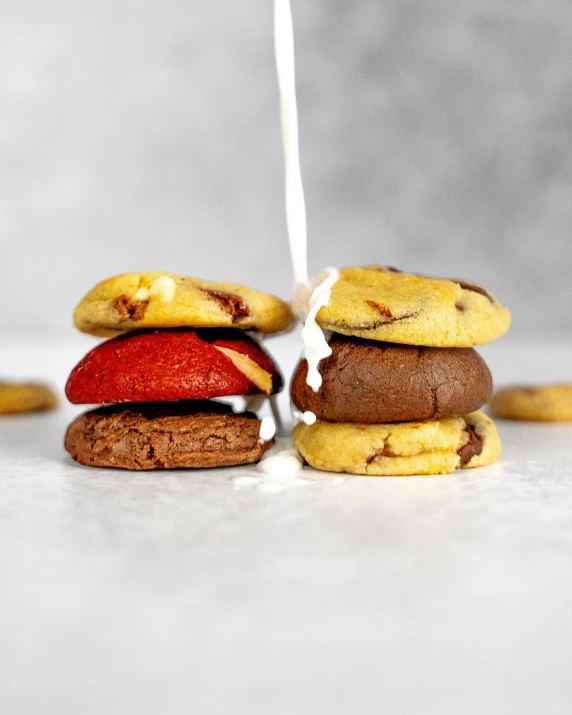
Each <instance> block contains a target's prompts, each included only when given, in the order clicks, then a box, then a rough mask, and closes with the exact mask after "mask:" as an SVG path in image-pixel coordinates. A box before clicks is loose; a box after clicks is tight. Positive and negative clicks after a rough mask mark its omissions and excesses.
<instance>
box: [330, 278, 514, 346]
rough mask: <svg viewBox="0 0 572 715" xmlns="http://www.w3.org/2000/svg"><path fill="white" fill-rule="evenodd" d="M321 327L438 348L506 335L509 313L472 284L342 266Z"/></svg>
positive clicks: (471, 344) (475, 343)
mask: <svg viewBox="0 0 572 715" xmlns="http://www.w3.org/2000/svg"><path fill="white" fill-rule="evenodd" d="M316 320H317V322H318V324H319V325H320V327H321V328H324V329H326V330H332V331H333V332H335V333H342V334H343V335H354V336H355V337H358V338H366V339H368V340H383V341H386V342H389V343H400V344H403V345H427V346H432V347H439V348H465V347H473V346H474V345H485V344H486V343H490V342H492V341H493V340H496V339H497V338H499V337H500V336H501V335H503V334H504V333H506V331H507V330H508V329H509V326H510V313H509V311H508V308H504V307H503V306H502V305H501V304H500V303H499V302H498V300H497V299H496V298H495V297H494V296H493V295H491V294H490V293H489V292H488V291H486V290H485V289H484V288H482V287H481V286H479V285H476V284H475V283H469V282H467V281H463V280H455V279H446V278H427V277H425V276H417V275H413V274H411V273H402V272H401V271H398V270H396V269H395V268H384V267H381V266H365V267H363V268H342V270H341V271H340V277H339V280H338V281H337V282H336V283H335V284H334V286H333V287H332V293H331V298H330V301H329V303H328V305H326V306H324V307H323V308H321V309H320V311H319V312H318V315H317V319H316Z"/></svg>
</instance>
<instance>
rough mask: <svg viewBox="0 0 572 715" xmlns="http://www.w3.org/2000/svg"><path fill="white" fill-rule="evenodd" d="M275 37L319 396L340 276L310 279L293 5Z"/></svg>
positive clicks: (300, 288)
mask: <svg viewBox="0 0 572 715" xmlns="http://www.w3.org/2000/svg"><path fill="white" fill-rule="evenodd" d="M274 38H275V49H276V68H277V72H278V85H279V88H280V107H281V114H282V134H283V139H284V160H285V163H286V219H287V224H288V239H289V241H290V252H291V254H292V265H293V268H294V279H295V281H296V285H295V288H294V295H293V299H292V307H293V309H294V312H295V313H296V315H297V316H298V318H300V320H302V322H305V326H304V329H303V330H302V340H303V341H304V351H303V357H305V358H306V360H307V361H308V378H307V383H308V385H309V386H310V387H311V388H312V389H313V390H314V392H317V391H318V390H319V389H320V385H321V384H322V378H321V376H320V373H319V372H318V366H319V364H320V361H321V360H323V359H324V358H326V357H328V356H329V355H331V354H332V351H331V348H330V347H329V345H328V343H327V340H326V337H325V335H324V332H323V331H322V329H321V328H320V326H319V325H318V324H317V322H316V316H317V314H318V312H319V310H320V308H322V307H323V306H325V305H327V304H328V302H329V300H330V295H331V290H332V286H333V285H334V283H335V282H336V281H337V280H338V278H339V273H338V271H337V270H336V269H335V268H326V270H325V271H323V272H322V273H321V274H319V276H317V277H316V279H314V280H312V281H309V280H308V256H307V254H308V246H307V243H308V239H307V222H306V202H305V200H304V186H303V183H302V171H301V168H300V147H299V137H298V105H297V101H296V62H295V53H294V29H293V25H292V9H291V7H290V0H275V2H274Z"/></svg>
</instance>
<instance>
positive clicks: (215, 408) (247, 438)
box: [65, 401, 272, 470]
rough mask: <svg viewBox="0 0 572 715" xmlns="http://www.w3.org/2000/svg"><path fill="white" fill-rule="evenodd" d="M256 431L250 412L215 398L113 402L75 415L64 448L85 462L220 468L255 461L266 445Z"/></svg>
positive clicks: (93, 464) (137, 466)
mask: <svg viewBox="0 0 572 715" xmlns="http://www.w3.org/2000/svg"><path fill="white" fill-rule="evenodd" d="M259 433H260V422H259V420H258V419H257V418H256V415H254V414H252V413H248V412H245V413H243V414H240V415H236V414H234V413H233V412H232V409H231V408H230V407H228V406H227V405H222V404H219V403H216V402H203V401H193V402H175V403H171V404H165V403H147V404H140V405H129V406H126V405H113V406H108V407H100V408H99V409H97V410H91V411H89V412H85V413H84V414H83V415H80V416H79V417H77V418H76V419H75V420H74V421H73V422H72V424H71V425H70V426H69V427H68V430H67V433H66V437H65V448H66V449H67V451H68V452H69V453H70V454H71V456H72V457H73V458H74V459H75V460H76V461H77V462H79V463H80V464H85V465H87V466H90V467H117V468H120V469H136V470H141V469H179V468H186V467H201V468H204V467H225V466H231V465H235V464H250V463H252V462H257V461H258V460H259V459H260V457H261V456H262V455H263V453H264V452H265V451H266V450H267V449H268V448H269V447H270V446H271V445H272V442H271V441H270V442H262V441H261V440H260V435H259Z"/></svg>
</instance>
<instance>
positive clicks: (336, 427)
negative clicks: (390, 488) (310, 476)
mask: <svg viewBox="0 0 572 715" xmlns="http://www.w3.org/2000/svg"><path fill="white" fill-rule="evenodd" d="M293 441H294V446H295V447H296V449H298V451H299V452H300V454H301V455H302V457H303V458H304V459H305V460H306V462H308V464H309V465H310V466H312V467H314V469H321V470H324V471H326V472H347V473H349V474H363V475H369V476H387V477H390V476H412V475H416V474H447V473H449V472H454V471H455V470H456V469H459V468H461V469H470V468H472V467H482V466H484V465H486V464H491V463H492V462H495V461H496V460H497V459H498V457H499V454H500V448H501V444H500V439H499V437H498V434H497V430H496V427H495V425H494V423H493V421H492V420H491V419H489V418H488V417H487V416H486V415H484V414H483V413H482V412H471V413H470V414H468V415H463V416H462V417H446V418H444V419H441V420H430V421H427V422H401V423H397V424H353V423H348V422H324V421H322V420H318V421H317V422H315V423H314V424H313V425H306V424H303V423H301V424H298V425H296V426H295V427H294V431H293Z"/></svg>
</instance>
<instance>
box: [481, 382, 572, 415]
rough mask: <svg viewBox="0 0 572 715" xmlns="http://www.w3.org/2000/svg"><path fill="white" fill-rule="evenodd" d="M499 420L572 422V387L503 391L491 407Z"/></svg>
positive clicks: (543, 387) (556, 386) (562, 385)
mask: <svg viewBox="0 0 572 715" xmlns="http://www.w3.org/2000/svg"><path fill="white" fill-rule="evenodd" d="M489 408H490V411H491V412H492V414H493V415H495V416H496V417H501V418H503V419H506V420H527V421H531V422H571V421H572V383H559V384H555V385H539V386H537V387H532V386H531V387H518V386H517V387H503V388H501V389H500V390H498V391H497V392H496V393H495V395H494V397H493V399H492V400H491V401H490V403H489Z"/></svg>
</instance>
